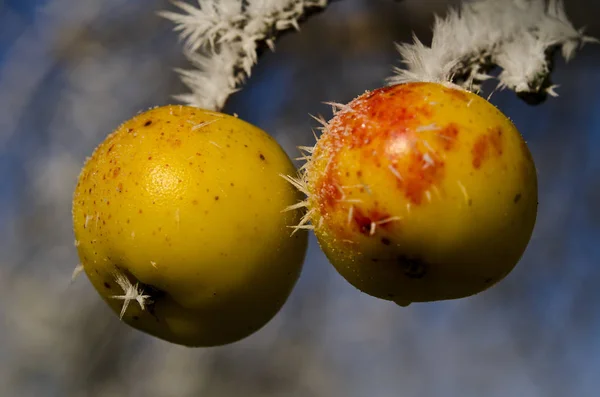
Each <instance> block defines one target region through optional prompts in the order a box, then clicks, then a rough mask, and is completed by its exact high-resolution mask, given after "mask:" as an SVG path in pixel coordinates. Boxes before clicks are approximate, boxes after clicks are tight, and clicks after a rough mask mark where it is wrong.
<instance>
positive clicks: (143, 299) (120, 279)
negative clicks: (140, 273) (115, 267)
mask: <svg viewBox="0 0 600 397" xmlns="http://www.w3.org/2000/svg"><path fill="white" fill-rule="evenodd" d="M115 280H116V281H117V284H119V286H120V287H121V289H122V290H123V292H124V295H113V296H111V298H113V299H119V300H122V301H123V306H122V307H121V314H120V318H121V319H123V316H124V315H125V312H126V311H127V308H128V307H129V303H130V302H131V301H136V302H137V303H138V304H139V305H140V308H141V309H142V310H145V309H146V303H148V300H149V299H150V295H144V291H143V290H142V288H140V287H139V284H138V283H136V284H135V285H133V284H132V283H131V282H130V281H129V279H128V278H127V277H125V276H124V275H122V274H121V273H116V274H115Z"/></svg>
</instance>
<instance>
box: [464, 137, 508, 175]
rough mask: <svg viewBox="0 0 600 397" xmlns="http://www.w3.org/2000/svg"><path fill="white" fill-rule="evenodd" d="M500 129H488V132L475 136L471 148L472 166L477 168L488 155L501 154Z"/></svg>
mask: <svg viewBox="0 0 600 397" xmlns="http://www.w3.org/2000/svg"><path fill="white" fill-rule="evenodd" d="M502 153H503V145H502V129H501V128H500V127H496V128H490V129H488V133H487V134H484V135H481V136H479V137H478V138H477V140H476V141H475V143H474V144H473V148H472V149H471V155H472V163H473V167H475V168H477V169H479V168H480V167H481V165H482V164H483V162H484V161H485V160H487V159H488V158H489V157H490V156H493V155H495V156H502Z"/></svg>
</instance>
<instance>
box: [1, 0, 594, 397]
mask: <svg viewBox="0 0 600 397" xmlns="http://www.w3.org/2000/svg"><path fill="white" fill-rule="evenodd" d="M448 4H449V3H448V2H447V1H434V0H427V1H425V0H405V1H403V2H401V3H397V2H394V1H392V0H344V1H340V2H336V3H335V4H333V5H332V6H331V7H330V8H329V9H327V11H326V12H324V13H321V14H319V15H317V16H315V17H314V18H312V19H310V20H309V21H308V22H307V23H305V24H303V25H302V32H301V33H300V34H295V33H294V34H288V35H285V36H284V37H283V38H282V39H281V40H280V41H278V43H277V52H276V53H266V54H265V55H264V56H263V57H262V59H261V62H260V64H259V65H258V66H257V67H256V68H255V70H254V73H253V76H252V78H251V79H250V80H249V81H248V84H247V85H246V87H245V89H244V90H243V91H241V92H239V93H237V94H236V95H234V96H233V97H232V98H231V100H230V102H229V103H228V105H227V108H226V109H225V111H227V112H229V113H234V112H235V113H237V114H238V115H239V116H240V117H241V118H243V119H245V120H247V121H249V122H251V123H254V124H256V125H258V126H260V127H261V128H263V129H265V130H266V131H268V132H270V133H271V134H273V135H274V136H275V137H276V138H277V140H278V141H279V142H280V143H281V144H282V145H283V146H284V147H285V149H286V150H287V151H288V153H289V154H290V155H292V156H296V155H297V153H298V152H297V150H296V149H295V147H296V146H297V145H304V144H310V143H311V140H312V134H311V128H312V127H315V124H316V123H315V122H314V121H313V120H312V119H311V118H310V117H309V116H308V114H309V113H311V114H319V113H321V114H323V115H324V116H326V117H329V116H330V114H331V113H330V109H329V108H328V107H327V106H325V105H323V104H322V103H321V102H322V101H337V102H347V101H349V100H350V99H352V98H353V97H355V96H356V95H358V94H359V93H361V92H363V91H364V90H366V89H372V88H376V87H378V86H380V85H382V84H383V79H384V78H385V77H386V76H388V75H389V74H390V73H391V68H392V66H393V65H397V64H398V57H397V53H396V52H395V49H394V46H393V43H394V42H395V41H406V40H409V39H410V34H411V31H413V30H414V31H415V32H416V33H417V34H418V35H419V37H421V38H422V39H423V40H425V41H427V40H429V38H430V33H429V27H430V25H431V23H432V21H433V14H434V13H439V14H443V13H444V12H445V10H446V9H447V6H448ZM169 8H172V5H171V4H169V3H168V2H167V1H165V0H144V1H141V0H139V1H132V0H103V1H98V0H78V1H73V0H4V1H1V0H0V396H2V397H13V396H14V397H30V396H31V397H50V396H53V397H54V396H56V397H59V396H60V397H63V396H68V397H70V396H77V397H79V396H81V397H88V396H89V397H92V396H94V397H96V396H97V397H121V396H131V397H137V396H140V397H141V396H144V397H188V396H190V397H196V396H202V397H213V396H214V397H220V396H244V397H252V396H278V397H279V396H298V397H312V396H326V397H330V396H331V397H333V396H344V397H354V396H356V397H363V396H380V397H388V396H389V397H397V396H402V397H413V396H414V397H429V396H434V397H435V396H443V397H453V396H457V397H470V396H474V397H479V396H486V397H495V396H502V397H504V396H511V397H512V396H523V397H534V396H535V397H537V396H540V397H542V396H543V397H552V396H557V397H559V396H580V397H584V396H590V397H592V396H598V395H600V394H599V393H600V392H599V390H600V288H599V283H600V244H599V242H600V177H599V176H598V174H599V173H600V155H598V153H599V152H598V150H599V148H600V112H599V111H598V110H599V108H600V68H599V67H600V47H599V46H594V45H589V46H586V47H585V48H584V49H583V50H582V51H581V52H580V53H579V54H578V56H577V57H576V58H575V59H574V60H573V61H571V62H570V63H568V64H565V63H564V62H562V61H559V62H558V63H557V66H556V70H555V73H554V81H555V83H557V84H560V87H559V89H558V92H559V94H560V97H559V98H557V99H550V100H549V101H548V102H546V103H544V104H542V105H540V106H536V107H532V106H529V105H527V104H525V103H524V102H522V101H520V100H519V99H517V98H516V96H515V95H514V94H513V93H511V92H500V93H495V94H494V95H493V96H492V99H491V101H492V102H493V103H494V104H496V105H497V106H499V107H500V109H501V110H502V111H504V112H505V113H506V114H507V115H509V116H510V117H511V118H512V119H513V120H514V122H515V124H516V125H517V127H518V128H519V129H520V131H521V132H522V133H523V135H524V136H525V138H526V139H527V141H528V142H529V145H530V149H531V151H532V152H533V155H534V158H535V160H536V162H537V166H538V169H539V183H540V207H539V216H538V223H537V226H536V229H535V232H534V236H533V239H532V241H531V244H530V246H529V247H528V249H527V252H526V254H525V256H524V257H523V259H522V261H521V263H520V264H519V265H518V266H517V268H516V269H515V270H514V271H513V272H512V273H511V274H510V275H509V276H508V278H507V279H506V280H505V281H504V282H502V283H500V284H499V285H497V286H495V287H494V288H492V289H490V290H489V291H487V292H484V293H482V294H479V295H477V296H475V297H471V298H468V299H462V300H458V301H451V302H439V303H430V304H413V305H411V306H409V307H408V308H400V307H398V306H396V305H394V304H393V303H387V302H384V301H380V300H377V299H375V298H371V297H369V296H367V295H364V294H361V293H359V292H358V291H357V290H355V289H354V288H353V287H351V286H350V285H349V284H347V283H346V282H345V281H344V280H343V279H342V278H341V277H340V276H338V275H337V273H336V272H335V271H334V270H333V268H332V267H331V266H330V265H329V264H328V263H327V261H326V259H325V257H324V256H323V254H322V253H321V252H320V250H319V249H318V247H317V244H316V241H315V240H314V238H313V239H311V247H310V250H309V253H308V256H307V260H306V264H305V268H304V271H303V274H302V277H301V279H300V281H299V283H298V285H297V288H296V289H295V290H294V292H293V294H292V296H291V298H290V300H289V301H288V303H287V304H286V305H285V307H284V309H283V310H282V311H281V312H280V313H279V314H278V315H277V317H276V318H275V319H274V320H273V321H272V322H271V323H269V324H268V325H267V326H266V327H265V328H264V329H262V330H261V331H260V332H258V333H256V334H255V335H253V336H251V337H249V338H247V339H245V340H243V341H241V342H239V343H236V344H233V345H230V346H225V347H219V348H211V349H187V348H183V347H179V346H175V345H171V344H168V343H166V342H163V341H160V340H157V339H154V338H151V337H149V336H147V335H145V334H142V333H140V332H137V331H135V330H133V329H130V328H129V327H127V326H125V325H124V324H122V323H120V322H119V319H118V317H117V316H115V315H113V314H112V313H111V312H109V309H108V308H107V307H106V305H105V304H104V303H103V302H101V301H100V299H99V297H98V296H97V295H96V293H95V291H94V290H93V289H92V287H91V285H90V284H89V282H88V281H87V280H86V278H85V277H84V276H82V277H80V278H79V279H77V281H76V282H75V283H73V284H70V278H71V272H72V270H73V268H74V267H75V265H76V264H77V263H78V258H77V254H76V250H75V248H74V247H73V234H72V230H71V217H70V210H71V194H72V191H73V189H74V186H75V183H76V178H77V176H78V173H79V170H80V167H81V165H82V164H83V161H84V159H85V157H86V156H88V155H90V154H91V152H92V150H93V148H94V147H95V146H96V145H97V144H98V143H99V142H100V141H102V140H103V139H104V137H105V136H106V135H107V134H108V133H109V132H111V131H112V130H113V129H114V128H115V127H116V126H117V125H118V124H120V123H121V122H122V121H124V120H126V119H128V118H130V117H131V116H132V115H134V114H135V113H137V112H138V111H140V110H143V109H146V108H148V107H150V106H154V105H164V104H167V103H173V102H174V100H173V99H172V98H171V95H173V94H178V93H181V92H183V91H184V90H185V87H183V86H182V84H181V83H180V81H179V79H178V76H177V75H176V74H175V73H174V72H173V71H172V69H173V68H174V67H187V66H188V65H187V64H186V61H185V59H184V58H183V56H182V54H181V51H180V47H181V45H180V43H179V42H178V39H177V36H176V34H175V33H173V32H172V28H173V25H172V24H171V23H170V22H168V21H166V20H164V19H161V18H159V17H158V16H157V15H156V12H157V11H159V10H163V9H169ZM567 12H568V14H569V15H570V16H571V18H572V20H573V21H574V24H575V26H577V27H581V26H584V25H587V26H588V30H587V31H588V32H589V33H590V34H592V35H595V36H596V37H599V36H600V22H599V20H598V18H597V15H600V4H599V3H598V2H596V1H585V0H578V1H577V0H570V1H569V2H568V4H567Z"/></svg>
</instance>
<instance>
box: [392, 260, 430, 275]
mask: <svg viewBox="0 0 600 397" xmlns="http://www.w3.org/2000/svg"><path fill="white" fill-rule="evenodd" d="M398 263H399V264H400V266H401V267H402V270H403V271H404V275H405V276H407V277H408V278H413V279H420V278H423V277H425V275H426V274H427V263H425V262H424V261H422V260H420V259H416V258H409V257H407V256H404V255H401V256H399V257H398Z"/></svg>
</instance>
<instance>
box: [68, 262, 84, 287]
mask: <svg viewBox="0 0 600 397" xmlns="http://www.w3.org/2000/svg"><path fill="white" fill-rule="evenodd" d="M81 272H83V265H82V264H81V263H78V264H77V266H75V269H73V273H72V274H71V284H72V283H74V282H75V279H76V278H77V276H79V275H80V274H81Z"/></svg>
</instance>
